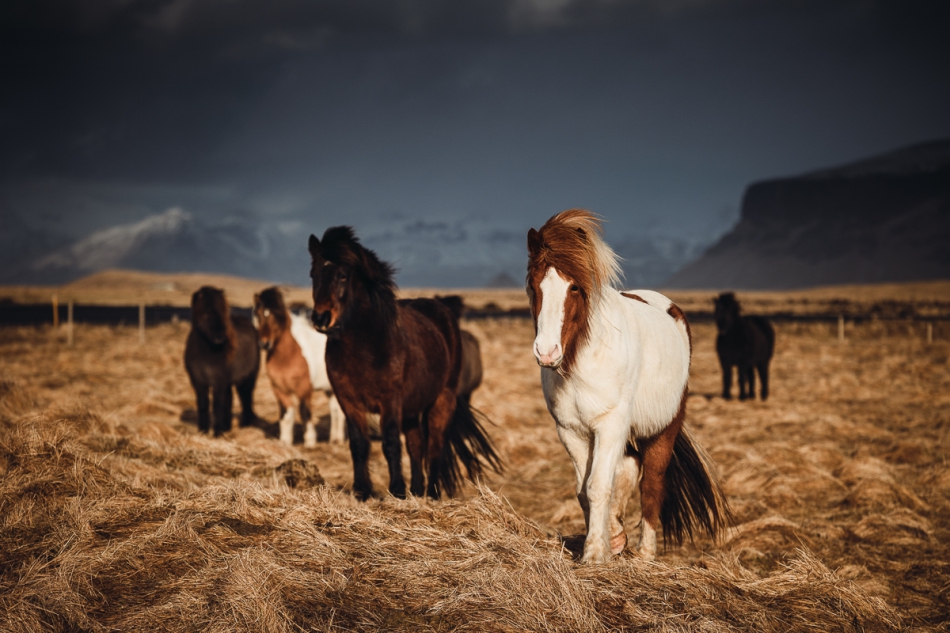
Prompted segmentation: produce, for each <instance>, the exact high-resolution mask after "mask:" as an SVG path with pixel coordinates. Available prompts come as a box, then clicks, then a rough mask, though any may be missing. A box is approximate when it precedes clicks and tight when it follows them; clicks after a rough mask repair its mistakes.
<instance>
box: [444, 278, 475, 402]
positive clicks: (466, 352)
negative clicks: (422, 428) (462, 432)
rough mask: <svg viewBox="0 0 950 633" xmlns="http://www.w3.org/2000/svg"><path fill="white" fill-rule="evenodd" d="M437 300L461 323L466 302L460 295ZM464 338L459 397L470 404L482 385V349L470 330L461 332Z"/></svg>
mask: <svg viewBox="0 0 950 633" xmlns="http://www.w3.org/2000/svg"><path fill="white" fill-rule="evenodd" d="M436 299H438V300H439V301H441V302H442V303H444V304H445V305H447V306H448V307H449V309H450V310H451V311H452V313H453V314H454V315H455V318H456V319H458V320H459V321H461V319H462V313H463V312H465V301H464V300H463V299H462V297H460V296H459V295H447V296H441V297H440V296H436ZM459 333H460V334H461V336H462V370H461V371H460V372H459V386H458V395H459V397H460V398H461V399H462V400H463V401H464V402H465V404H466V405H467V404H469V402H470V401H471V399H472V392H473V391H475V390H476V389H478V386H479V385H481V384H482V348H481V345H480V344H479V342H478V339H477V338H475V335H474V334H472V333H471V332H469V331H468V330H460V331H459Z"/></svg>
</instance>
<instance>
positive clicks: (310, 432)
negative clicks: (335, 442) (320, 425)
mask: <svg viewBox="0 0 950 633" xmlns="http://www.w3.org/2000/svg"><path fill="white" fill-rule="evenodd" d="M300 422H301V423H302V424H303V425H304V426H303V428H304V432H303V445H304V446H305V447H307V448H314V447H315V446H316V445H317V423H316V422H315V421H314V419H313V411H312V410H311V408H310V393H309V392H308V393H307V395H306V396H304V397H303V398H301V399H300Z"/></svg>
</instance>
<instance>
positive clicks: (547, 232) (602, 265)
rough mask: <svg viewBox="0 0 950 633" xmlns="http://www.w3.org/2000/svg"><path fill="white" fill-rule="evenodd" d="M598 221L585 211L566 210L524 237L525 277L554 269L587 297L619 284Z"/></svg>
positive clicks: (617, 268) (616, 268)
mask: <svg viewBox="0 0 950 633" xmlns="http://www.w3.org/2000/svg"><path fill="white" fill-rule="evenodd" d="M602 235H603V229H602V227H601V221H600V218H599V217H597V216H596V215H594V214H593V213H591V212H590V211H587V210H585V209H568V210H567V211H562V212H560V213H558V214H557V215H555V216H553V217H551V219H549V220H548V221H547V222H545V223H544V226H542V227H541V229H540V230H538V231H533V232H531V233H529V234H528V250H529V260H528V276H529V277H530V276H531V275H532V272H533V271H534V272H535V273H537V272H538V271H544V270H547V269H548V268H550V267H552V266H553V267H554V268H556V269H557V270H558V271H559V272H560V273H561V274H562V275H563V276H565V277H567V278H569V279H570V280H571V281H572V282H573V283H575V284H577V285H578V286H580V287H581V288H582V289H583V290H584V292H585V293H586V294H588V295H591V296H593V295H597V294H599V293H600V292H601V291H602V290H603V289H605V288H613V287H616V286H618V285H619V284H620V276H621V271H620V262H619V259H620V258H619V257H617V254H616V253H614V252H613V250H612V249H611V248H610V246H608V245H607V243H606V242H605V241H604V240H603V237H602Z"/></svg>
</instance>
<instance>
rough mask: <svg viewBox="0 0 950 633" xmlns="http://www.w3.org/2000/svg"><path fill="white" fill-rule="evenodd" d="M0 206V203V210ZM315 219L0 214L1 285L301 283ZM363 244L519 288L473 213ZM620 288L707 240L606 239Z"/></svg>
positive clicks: (518, 255)
mask: <svg viewBox="0 0 950 633" xmlns="http://www.w3.org/2000/svg"><path fill="white" fill-rule="evenodd" d="M0 211H2V209H0ZM324 228H325V226H323V225H321V224H320V223H319V222H312V223H311V222H306V221H300V220H288V219H286V218H285V219H282V220H280V221H273V220H270V219H261V218H257V217H254V216H233V217H230V218H227V219H225V220H220V221H216V222H210V221H207V220H202V219H200V218H198V217H195V216H193V215H192V214H190V213H188V212H187V211H184V210H182V209H180V208H177V207H173V208H171V209H168V210H167V211H165V212H163V213H158V214H155V215H151V216H148V217H145V218H143V219H141V220H138V221H136V222H131V223H127V224H120V225H116V226H111V227H108V228H105V229H101V230H98V231H95V232H93V233H91V234H89V235H86V236H84V237H81V238H80V239H78V240H75V239H74V240H69V239H67V238H66V237H65V236H63V235H59V234H54V233H50V232H45V231H41V230H38V229H33V228H30V226H29V225H28V224H27V223H26V222H25V221H24V218H22V217H20V216H18V215H16V214H15V213H0V283H14V284H61V283H68V282H70V281H73V280H75V279H78V278H80V277H84V276H86V275H89V274H91V273H94V272H98V271H102V270H106V269H125V270H139V271H150V272H164V273H179V272H203V273H221V274H226V275H234V276H239V277H246V278H252V279H261V280H268V281H272V282H275V283H290V284H296V285H308V284H309V279H308V272H309V270H310V256H309V253H308V252H307V246H306V243H307V240H306V238H307V235H309V233H310V232H311V230H312V231H313V232H315V233H317V234H322V231H323V229H324ZM357 234H358V235H359V237H360V239H361V241H362V242H363V244H364V245H366V246H367V247H368V248H371V249H373V250H374V251H376V253H377V254H378V255H379V256H380V257H381V258H382V259H384V260H385V261H387V262H389V263H391V264H393V265H394V266H395V268H396V269H397V273H398V276H397V280H398V282H399V284H400V285H401V286H405V287H416V288H419V287H431V288H453V287H455V288H465V287H480V286H485V285H486V280H487V284H488V286H490V287H520V286H521V285H522V284H523V281H522V280H523V279H524V274H525V265H526V262H527V252H526V250H525V246H524V244H525V236H524V235H523V234H522V233H521V232H520V231H513V230H509V229H504V228H500V227H498V226H494V225H487V224H485V223H484V222H482V221H480V220H479V219H459V220H454V221H449V220H444V221H443V220H438V219H437V220H429V221H422V220H418V219H412V218H410V219H402V220H396V221H390V222H382V221H381V222H380V223H378V224H376V225H373V226H367V227H358V230H357ZM613 246H614V247H615V249H616V251H617V253H618V254H619V255H620V256H621V257H622V258H623V261H622V264H621V265H622V267H623V271H624V273H625V275H626V284H627V286H628V287H637V286H652V285H656V284H657V283H659V282H660V281H662V280H663V279H665V278H667V277H669V275H670V274H671V273H672V272H673V271H674V270H676V268H677V267H678V266H679V265H681V263H682V262H683V261H689V260H690V259H692V258H695V257H696V256H697V255H698V254H699V253H700V252H701V251H702V249H703V248H704V247H705V246H706V243H696V242H691V241H688V240H684V239H681V238H670V237H666V236H662V235H649V234H640V235H637V236H635V237H627V238H619V239H618V240H617V241H616V243H614V244H613Z"/></svg>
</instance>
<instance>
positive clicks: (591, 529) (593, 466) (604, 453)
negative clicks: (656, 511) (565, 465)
mask: <svg viewBox="0 0 950 633" xmlns="http://www.w3.org/2000/svg"><path fill="white" fill-rule="evenodd" d="M629 434H630V427H629V425H628V424H627V423H626V422H624V421H623V420H619V419H615V416H610V417H608V418H605V419H602V420H601V421H599V422H598V424H597V430H596V431H595V433H594V447H593V455H592V459H591V463H590V475H589V476H588V478H587V499H588V503H590V520H589V521H588V525H587V538H586V539H585V540H584V556H583V558H582V559H581V562H584V563H603V562H606V561H607V560H608V559H609V558H610V556H611V552H612V550H613V547H612V544H611V536H613V535H612V534H611V529H610V528H611V523H612V520H611V518H612V517H611V515H612V512H611V509H612V508H611V502H612V500H613V496H614V480H615V476H616V474H617V470H618V468H619V466H620V464H621V460H622V459H623V456H624V450H625V449H626V446H627V438H628V437H629ZM621 529H622V528H621ZM618 536H619V535H618Z"/></svg>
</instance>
